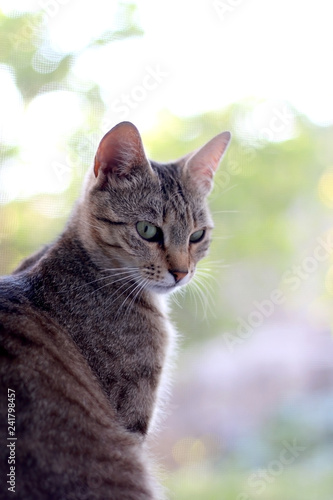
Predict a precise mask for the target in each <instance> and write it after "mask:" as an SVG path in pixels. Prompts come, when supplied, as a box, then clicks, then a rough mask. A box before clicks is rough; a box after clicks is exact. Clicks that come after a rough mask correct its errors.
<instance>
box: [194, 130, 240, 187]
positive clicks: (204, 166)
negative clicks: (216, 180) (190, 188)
mask: <svg viewBox="0 0 333 500" xmlns="http://www.w3.org/2000/svg"><path fill="white" fill-rule="evenodd" d="M230 137H231V135H230V132H223V133H222V134H219V135H217V136H216V137H214V138H213V139H211V140H210V141H209V142H208V143H207V144H205V145H204V146H203V147H202V148H200V149H199V150H198V151H196V152H195V153H194V154H193V155H192V156H191V157H190V158H189V159H188V161H187V163H186V165H185V168H186V170H187V172H188V173H189V175H190V177H191V179H193V181H194V182H195V184H196V187H197V189H199V191H201V192H203V193H204V194H208V192H209V191H210V189H211V187H212V179H213V175H214V173H215V172H216V170H217V168H218V166H219V163H220V161H221V160H222V157H223V155H224V153H225V151H226V149H227V147H228V144H229V142H230Z"/></svg>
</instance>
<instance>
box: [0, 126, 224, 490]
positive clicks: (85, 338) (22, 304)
mask: <svg viewBox="0 0 333 500" xmlns="http://www.w3.org/2000/svg"><path fill="white" fill-rule="evenodd" d="M229 140H230V134H229V132H224V133H222V134H219V135H217V136H216V137H214V138H213V139H212V140H211V141H210V142H208V143H207V144H206V145H205V146H203V147H202V148H201V149H199V150H197V151H196V152H194V153H191V154H189V155H187V156H185V157H183V158H181V159H180V160H178V161H175V162H172V163H169V164H159V163H156V162H153V161H149V160H148V159H147V157H146V155H145V152H144V148H143V144H142V140H141V137H140V134H139V132H138V130H137V129H136V127H135V126H134V125H133V124H131V123H129V122H123V123H120V124H118V125H117V126H115V127H114V128H113V129H111V130H110V131H109V132H108V133H107V134H106V135H105V136H104V137H103V139H102V140H101V142H100V144H99V147H98V150H97V153H96V156H95V162H94V168H92V169H91V171H90V172H89V174H88V176H87V179H86V182H85V185H84V189H83V193H82V196H81V197H80V199H79V200H78V202H77V204H76V206H75V207H74V210H73V212H72V215H71V217H70V219H69V221H68V224H67V226H66V228H65V230H64V231H63V233H62V234H61V236H60V237H59V238H58V239H57V240H56V241H55V242H54V243H52V244H50V245H48V246H46V247H45V248H43V249H42V250H40V251H39V252H37V253H36V254H35V255H33V256H32V257H29V258H28V259H26V260H25V261H23V263H22V264H21V265H20V266H19V267H18V268H17V269H16V270H15V271H14V272H13V274H12V275H11V276H7V277H3V278H2V279H1V280H0V387H1V398H0V432H1V434H0V435H1V446H0V460H1V462H0V467H1V482H0V498H1V499H5V498H17V499H22V500H44V499H45V500H46V499H47V500H50V499H51V500H52V499H55V500H75V499H76V500H109V499H110V500H150V499H154V500H156V499H158V498H162V497H163V494H162V493H161V491H160V490H159V488H158V487H157V486H156V485H155V482H154V480H153V479H152V476H153V475H152V474H151V471H150V468H151V467H150V466H149V465H148V461H147V458H146V457H145V454H146V451H145V437H146V435H147V433H148V432H149V431H150V429H151V427H152V421H153V420H154V419H155V417H156V410H157V408H158V407H159V406H160V402H161V398H162V399H163V394H162V392H163V393H164V392H165V387H166V378H167V377H166V373H167V366H168V359H169V358H170V355H171V353H172V348H173V343H174V337H175V333H174V330H173V328H172V326H171V325H170V323H169V321H168V318H167V308H166V306H165V303H164V299H165V297H164V296H163V294H166V293H168V292H173V291H175V290H177V289H178V288H179V287H181V286H182V285H185V284H187V283H188V282H189V281H190V280H191V279H192V277H193V275H194V273H195V267H196V264H197V262H198V261H199V260H200V259H201V258H202V257H204V256H205V255H206V253H207V250H208V247H209V243H210V239H211V230H212V220H211V217H210V215H209V212H208V208H207V205H206V197H207V195H208V193H209V192H210V190H211V187H212V179H213V174H214V172H215V171H216V169H217V167H218V164H219V162H220V160H221V158H222V156H223V154H224V152H225V150H226V147H227V145H228V142H229Z"/></svg>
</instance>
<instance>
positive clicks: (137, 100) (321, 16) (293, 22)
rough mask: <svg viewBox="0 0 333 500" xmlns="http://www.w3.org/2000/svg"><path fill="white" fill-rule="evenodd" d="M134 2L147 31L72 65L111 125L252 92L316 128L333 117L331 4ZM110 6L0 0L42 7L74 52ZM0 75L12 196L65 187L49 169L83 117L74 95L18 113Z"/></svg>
mask: <svg viewBox="0 0 333 500" xmlns="http://www.w3.org/2000/svg"><path fill="white" fill-rule="evenodd" d="M137 5H138V15H139V18H138V21H139V24H140V25H141V27H142V28H143V30H144V32H145V34H144V36H143V37H142V38H135V39H130V40H126V41H123V42H116V43H112V44H110V45H109V46H107V47H105V48H104V49H98V51H96V50H91V51H90V52H89V53H85V54H83V55H82V57H81V58H80V59H79V61H78V63H77V65H76V67H75V68H74V71H75V73H76V74H77V75H78V76H79V77H80V79H82V80H89V81H90V80H91V79H92V76H93V78H94V79H95V80H96V81H97V82H98V84H100V85H101V86H102V88H103V97H104V99H105V101H106V103H107V105H108V112H107V120H108V122H109V123H110V125H114V124H116V123H117V122H119V121H122V120H124V119H129V120H131V121H133V122H134V123H135V124H136V125H137V126H138V128H139V129H140V130H141V131H144V130H147V129H150V128H152V127H153V126H154V124H155V123H156V122H157V118H158V116H159V114H160V112H161V110H163V109H168V110H170V111H171V112H172V113H174V114H177V115H183V116H186V115H194V114H197V113H201V112H205V111H209V110H219V109H221V108H223V107H225V106H227V105H228V104H231V103H232V102H235V101H239V100H241V99H243V98H247V97H254V98H258V99H264V100H267V102H270V101H272V102H276V101H279V102H281V101H283V100H287V101H289V102H291V104H292V105H293V106H295V107H296V108H297V109H298V110H299V112H301V113H305V114H307V115H308V116H309V117H310V119H312V120H313V121H315V122H316V123H319V124H329V123H333V98H332V97H333V96H332V94H333V70H332V49H333V30H332V26H331V25H332V14H333V4H332V2H331V1H330V0H317V1H316V2H313V1H307V0H305V1H304V0H279V1H278V2H275V1H274V2H273V1H267V0H266V1H265V0H225V1H223V0H220V1H215V0H198V1H190V0H168V2H165V1H161V0H137ZM116 6H117V2H115V1H108V2H106V1H105V0H94V2H82V1H80V0H38V1H29V0H22V1H19V0H16V1H13V0H2V1H1V6H0V8H1V9H2V10H3V11H4V12H5V13H6V12H10V11H11V10H12V9H15V10H20V9H21V8H22V9H27V8H28V7H29V8H31V9H40V8H42V9H43V10H44V11H45V15H46V16H47V19H48V24H49V29H50V32H51V36H52V41H53V43H54V45H55V46H58V47H59V48H60V49H62V50H65V51H73V50H79V49H80V48H82V47H83V46H84V45H86V44H87V42H88V41H89V39H91V38H93V37H95V36H98V35H99V34H101V33H102V32H103V31H104V30H106V29H110V28H112V27H114V16H115V13H116ZM154 75H155V76H154ZM156 75H157V76H156ZM0 82H1V89H2V92H1V95H0V109H1V116H0V122H2V124H0V127H1V129H2V133H3V135H4V138H5V140H6V141H7V142H8V141H9V142H14V143H15V142H16V141H20V142H21V144H22V148H23V149H22V155H21V160H22V165H23V166H22V165H21V166H16V167H15V168H11V169H8V172H7V174H6V175H5V176H4V177H3V179H2V183H3V184H4V185H5V186H6V188H7V192H8V199H11V198H13V197H15V196H27V195H30V194H33V193H34V192H39V191H43V190H45V191H49V192H52V191H57V190H61V189H62V188H63V187H64V186H62V185H61V183H60V184H59V182H58V183H57V182H55V179H54V173H52V172H50V169H49V168H46V167H45V164H46V165H48V166H49V165H50V164H52V161H54V160H57V158H58V153H57V148H59V144H65V142H66V136H68V134H70V132H71V131H73V130H74V129H75V127H77V126H78V124H80V123H81V122H82V120H83V119H84V117H83V113H82V112H81V111H80V107H79V102H78V101H77V100H76V99H75V98H73V96H72V95H70V96H69V95H68V94H66V93H58V94H57V95H56V96H55V95H54V94H53V95H43V96H41V97H38V98H36V99H35V100H34V101H33V102H32V103H31V104H30V106H29V107H28V109H26V110H24V109H23V106H22V103H21V101H20V98H19V96H18V94H17V92H16V91H15V87H14V85H13V82H12V80H11V78H10V76H9V74H8V73H7V71H5V70H1V69H0ZM126 96H127V97H126ZM128 97H129V99H130V100H129V101H128ZM50 117H51V119H50ZM4 125H5V126H4ZM104 132H106V130H104ZM27 165H28V166H29V169H27ZM23 167H24V168H23ZM20 168H21V170H19V169H20ZM18 175H20V179H21V182H20V184H19V185H18V183H17V178H18V177H17V176H18Z"/></svg>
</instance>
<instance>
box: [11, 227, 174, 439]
mask: <svg viewBox="0 0 333 500" xmlns="http://www.w3.org/2000/svg"><path fill="white" fill-rule="evenodd" d="M21 276H22V277H23V278H24V279H25V280H27V282H28V285H29V286H28V288H29V290H30V291H29V293H28V297H29V300H30V302H31V303H32V305H33V306H34V307H36V308H38V309H40V310H42V311H43V312H44V313H45V314H47V315H49V316H50V317H51V318H52V320H55V321H56V322H58V324H59V326H60V328H63V329H65V330H66V331H67V333H68V334H69V335H70V336H71V337H72V339H73V341H74V342H75V344H76V345H77V346H78V348H79V349H80V351H81V352H82V354H83V355H84V357H85V359H86V360H87V361H88V364H89V365H90V367H91V369H92V371H93V372H94V374H95V375H96V377H97V379H98V380H99V382H100V385H101V386H102V388H103V390H104V392H105V394H106V395H107V396H108V398H109V400H110V402H111V404H112V405H113V407H114V408H115V409H116V410H117V411H118V413H119V415H120V418H121V419H123V421H124V424H125V425H126V427H127V428H128V429H129V430H131V431H133V432H136V433H137V434H139V435H142V434H145V433H146V432H147V429H148V425H149V422H150V421H151V418H152V413H153V408H154V406H155V403H154V402H156V397H157V388H158V385H159V381H160V377H161V372H162V367H163V365H164V364H165V357H166V355H167V351H168V350H169V349H170V347H171V343H172V339H171V338H170V337H171V336H172V333H173V332H172V329H171V328H170V325H169V323H168V321H167V319H166V316H165V310H164V309H163V307H162V304H161V300H160V298H159V296H156V295H155V294H153V293H151V292H148V291H142V293H141V294H139V295H137V296H136V295H134V296H133V297H132V296H131V294H130V292H131V290H133V288H132V287H131V285H126V284H125V285H124V282H123V281H122V280H121V279H120V278H119V277H117V274H115V275H113V273H109V274H108V273H106V272H105V269H102V268H100V267H98V265H96V263H95V262H94V261H93V260H92V259H91V257H90V255H89V253H88V252H87V250H86V249H85V248H84V246H83V245H82V242H81V239H80V236H79V234H77V232H75V231H73V228H72V226H69V228H67V229H66V230H65V232H64V233H63V234H62V236H61V237H60V238H59V239H58V240H57V241H56V243H55V244H54V245H52V246H51V247H49V248H47V249H46V250H45V252H44V254H42V256H41V257H40V259H39V261H38V262H36V263H35V264H31V267H28V268H27V269H26V270H25V271H22V273H21ZM170 342H171V343H170ZM119 374H123V375H122V376H123V377H124V380H123V381H122V380H120V381H119V380H117V379H119ZM140 381H141V382H140ZM129 384H133V386H135V387H137V385H138V384H142V386H143V387H144V389H142V391H141V390H140V391H136V392H134V393H133V394H134V395H135V398H139V400H138V401H137V402H135V404H136V405H137V407H139V408H142V415H140V416H139V418H138V416H137V414H135V415H134V416H132V410H131V408H132V407H133V400H128V401H127V400H124V396H123V395H122V391H123V392H124V387H128V385H129ZM126 394H127V392H126ZM133 397H134V396H133Z"/></svg>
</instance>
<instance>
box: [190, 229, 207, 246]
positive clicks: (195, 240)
mask: <svg viewBox="0 0 333 500" xmlns="http://www.w3.org/2000/svg"><path fill="white" fill-rule="evenodd" d="M204 236H205V230H204V229H199V231H195V233H193V234H191V236H190V242H191V243H199V241H201V240H202V239H203V237H204Z"/></svg>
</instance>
